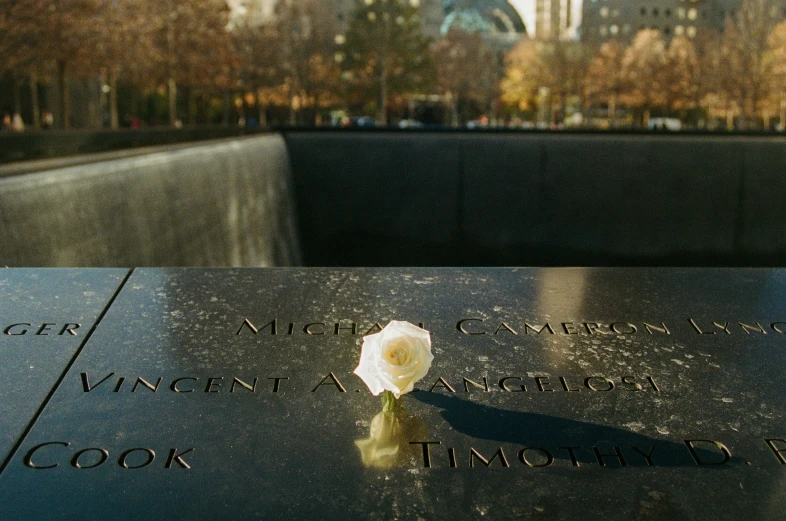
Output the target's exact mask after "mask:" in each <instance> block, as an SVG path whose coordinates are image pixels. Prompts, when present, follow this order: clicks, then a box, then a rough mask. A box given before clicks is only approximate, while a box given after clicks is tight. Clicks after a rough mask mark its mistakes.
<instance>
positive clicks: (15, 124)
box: [11, 112, 25, 132]
mask: <svg viewBox="0 0 786 521" xmlns="http://www.w3.org/2000/svg"><path fill="white" fill-rule="evenodd" d="M11 130H12V131H13V132H24V131H25V122H24V121H22V116H20V115H19V113H18V112H15V113H14V117H13V118H12V119H11Z"/></svg>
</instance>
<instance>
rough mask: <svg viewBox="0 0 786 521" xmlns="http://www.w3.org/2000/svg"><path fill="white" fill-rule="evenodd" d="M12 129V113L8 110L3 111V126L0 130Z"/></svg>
mask: <svg viewBox="0 0 786 521" xmlns="http://www.w3.org/2000/svg"><path fill="white" fill-rule="evenodd" d="M9 130H11V114H9V113H8V112H4V113H3V126H2V127H0V131H2V132H8V131H9Z"/></svg>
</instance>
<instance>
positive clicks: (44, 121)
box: [41, 110, 55, 130]
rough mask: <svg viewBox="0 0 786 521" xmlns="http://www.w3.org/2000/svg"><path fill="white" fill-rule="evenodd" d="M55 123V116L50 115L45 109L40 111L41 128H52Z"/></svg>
mask: <svg viewBox="0 0 786 521" xmlns="http://www.w3.org/2000/svg"><path fill="white" fill-rule="evenodd" d="M54 124H55V117H54V116H53V115H52V113H51V112H49V111H48V110H45V111H43V112H42V113H41V128H42V129H44V130H46V129H49V128H52V126H53V125H54Z"/></svg>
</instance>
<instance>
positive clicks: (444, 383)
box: [428, 376, 456, 393]
mask: <svg viewBox="0 0 786 521" xmlns="http://www.w3.org/2000/svg"><path fill="white" fill-rule="evenodd" d="M438 385H439V386H440V387H444V388H445V389H447V390H448V391H449V392H451V393H455V392H456V390H455V389H454V388H453V387H451V386H450V384H449V383H448V382H447V381H446V380H445V379H444V378H442V377H441V376H440V377H439V380H437V381H436V382H434V385H432V386H431V389H429V390H428V392H430V393H431V392H434V388H435V387H437V386H438Z"/></svg>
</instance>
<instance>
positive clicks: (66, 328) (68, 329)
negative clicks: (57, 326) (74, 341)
mask: <svg viewBox="0 0 786 521" xmlns="http://www.w3.org/2000/svg"><path fill="white" fill-rule="evenodd" d="M80 325H81V324H66V325H64V326H63V329H61V330H60V333H58V335H65V334H66V332H67V333H68V334H69V335H71V336H76V331H75V330H77V329H79V326H80Z"/></svg>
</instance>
